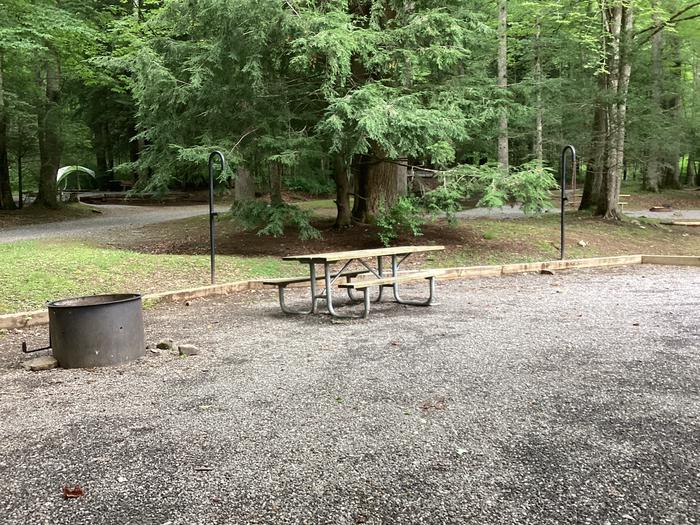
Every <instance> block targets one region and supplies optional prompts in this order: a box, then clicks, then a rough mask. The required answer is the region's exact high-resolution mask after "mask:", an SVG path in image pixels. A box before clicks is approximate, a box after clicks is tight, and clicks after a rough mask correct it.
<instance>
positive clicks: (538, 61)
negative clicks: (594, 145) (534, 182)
mask: <svg viewBox="0 0 700 525" xmlns="http://www.w3.org/2000/svg"><path fill="white" fill-rule="evenodd" d="M541 32H542V21H541V20H540V18H537V30H536V32H535V83H536V84H537V86H536V88H535V89H536V90H537V109H536V111H537V116H536V125H535V159H536V160H537V163H538V164H539V165H540V166H542V163H543V162H544V154H543V152H542V145H543V142H544V139H543V127H542V120H543V115H544V108H543V107H542V58H541V56H540V46H541V45H542V44H541Z"/></svg>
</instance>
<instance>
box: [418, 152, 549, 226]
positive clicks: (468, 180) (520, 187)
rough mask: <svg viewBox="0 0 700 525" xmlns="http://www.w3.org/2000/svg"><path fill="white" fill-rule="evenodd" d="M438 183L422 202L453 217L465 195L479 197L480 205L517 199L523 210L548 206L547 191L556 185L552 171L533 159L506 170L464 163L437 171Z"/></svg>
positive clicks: (496, 205) (506, 202) (507, 202)
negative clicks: (439, 178) (439, 182)
mask: <svg viewBox="0 0 700 525" xmlns="http://www.w3.org/2000/svg"><path fill="white" fill-rule="evenodd" d="M440 177H441V179H442V180H441V185H440V186H439V187H438V188H436V189H435V190H433V191H430V192H428V193H427V194H426V195H425V197H424V200H425V206H426V208H427V209H428V210H429V211H430V212H432V213H440V212H443V213H445V214H446V216H447V218H448V220H451V221H453V220H454V218H455V213H456V212H457V211H459V210H460V209H462V202H463V201H464V200H465V199H468V198H472V197H476V196H478V197H479V203H478V205H479V206H486V207H490V208H494V207H495V208H497V207H501V206H505V205H506V204H508V205H513V204H515V203H519V204H520V205H521V206H522V209H523V211H524V212H525V213H535V212H538V211H542V210H543V209H544V208H546V207H547V206H549V203H550V194H549V191H550V190H551V189H552V188H555V187H556V186H557V182H556V180H555V179H554V175H553V171H552V170H551V169H550V168H548V167H545V166H541V165H539V163H537V162H536V161H531V162H528V163H525V164H523V165H522V166H520V167H518V168H514V169H511V171H510V173H506V172H505V171H503V170H502V169H501V168H500V167H498V166H495V165H490V164H485V165H483V166H472V165H463V166H459V167H457V168H454V169H452V170H449V171H446V172H444V173H442V174H441V175H440Z"/></svg>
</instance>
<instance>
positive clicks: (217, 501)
mask: <svg viewBox="0 0 700 525" xmlns="http://www.w3.org/2000/svg"><path fill="white" fill-rule="evenodd" d="M211 501H212V502H213V503H221V498H220V497H219V496H214V497H213V498H212V499H211Z"/></svg>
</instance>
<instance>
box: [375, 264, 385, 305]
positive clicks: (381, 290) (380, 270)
mask: <svg viewBox="0 0 700 525" xmlns="http://www.w3.org/2000/svg"><path fill="white" fill-rule="evenodd" d="M377 272H378V273H379V276H380V277H384V258H383V257H382V256H381V255H380V256H379V257H377ZM383 294H384V287H383V286H380V287H379V295H377V299H376V300H375V301H376V302H378V303H379V302H381V300H382V295H383Z"/></svg>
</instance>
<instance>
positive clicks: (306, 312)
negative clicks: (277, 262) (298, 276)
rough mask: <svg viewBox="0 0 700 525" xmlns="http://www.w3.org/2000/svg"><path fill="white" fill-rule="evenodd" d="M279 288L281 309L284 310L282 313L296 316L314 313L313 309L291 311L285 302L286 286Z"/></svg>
mask: <svg viewBox="0 0 700 525" xmlns="http://www.w3.org/2000/svg"><path fill="white" fill-rule="evenodd" d="M277 288H278V291H279V298H280V308H282V312H284V313H285V314H294V315H308V314H310V313H312V312H313V308H312V309H311V310H291V309H290V308H288V307H287V304H286V303H285V302H284V291H285V289H286V288H287V287H286V285H280V286H278V287H277Z"/></svg>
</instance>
